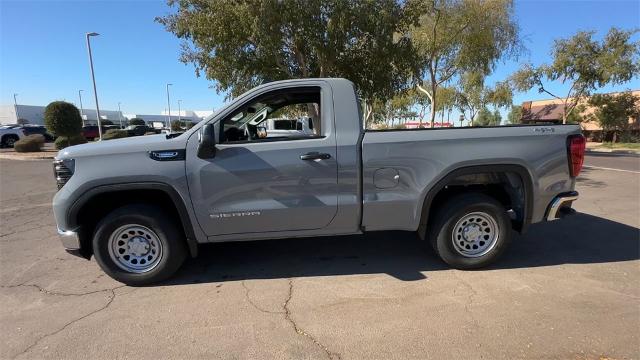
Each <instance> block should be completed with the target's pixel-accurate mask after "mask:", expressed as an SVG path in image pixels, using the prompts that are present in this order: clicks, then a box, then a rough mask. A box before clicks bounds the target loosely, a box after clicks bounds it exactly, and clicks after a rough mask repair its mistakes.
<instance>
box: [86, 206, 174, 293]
mask: <svg viewBox="0 0 640 360" xmlns="http://www.w3.org/2000/svg"><path fill="white" fill-rule="evenodd" d="M93 250H94V256H95V258H96V261H97V262H98V265H100V267H101V268H102V270H103V271H104V272H105V273H107V275H109V276H111V277H112V278H114V279H115V280H117V281H120V282H122V283H125V284H127V285H134V286H135V285H147V284H151V283H155V282H158V281H162V280H164V279H166V278H168V277H169V276H171V275H173V274H174V273H175V272H176V271H177V270H178V269H179V268H180V266H181V265H182V263H183V261H184V259H185V257H186V248H185V241H184V235H183V233H182V232H181V231H180V230H179V227H178V225H177V224H175V222H174V221H173V220H172V219H170V218H169V217H168V216H166V215H165V214H164V213H163V212H162V211H160V210H159V209H156V208H154V207H151V206H148V205H142V204H140V205H128V206H124V207H121V208H119V209H116V210H114V211H113V212H111V213H110V214H109V215H107V216H106V217H105V218H104V219H103V220H102V221H101V222H100V223H99V224H98V226H97V227H96V232H95V235H94V237H93Z"/></svg>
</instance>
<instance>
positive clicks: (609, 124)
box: [589, 91, 640, 142]
mask: <svg viewBox="0 0 640 360" xmlns="http://www.w3.org/2000/svg"><path fill="white" fill-rule="evenodd" d="M589 105H591V106H595V107H596V111H595V113H594V114H593V115H594V117H595V119H596V121H597V122H598V123H599V124H600V126H601V127H602V130H603V131H604V132H607V131H613V142H616V140H617V135H618V132H620V131H623V130H626V129H627V128H628V127H629V118H636V119H637V118H638V117H640V97H638V96H635V95H633V94H632V93H631V92H630V91H627V92H623V93H620V94H596V95H593V96H592V97H591V98H590V99H589Z"/></svg>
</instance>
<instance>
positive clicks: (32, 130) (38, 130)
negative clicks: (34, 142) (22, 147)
mask: <svg viewBox="0 0 640 360" xmlns="http://www.w3.org/2000/svg"><path fill="white" fill-rule="evenodd" d="M22 130H23V132H24V134H25V135H27V136H28V135H34V134H40V135H42V136H44V140H45V141H47V142H52V141H55V139H56V136H54V135H52V134H50V133H49V132H48V131H47V128H46V127H44V126H42V125H24V126H23V127H22Z"/></svg>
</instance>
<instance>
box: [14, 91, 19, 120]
mask: <svg viewBox="0 0 640 360" xmlns="http://www.w3.org/2000/svg"><path fill="white" fill-rule="evenodd" d="M16 97H18V94H16V93H13V110H14V111H15V112H16V124H17V123H18V120H20V115H19V114H18V101H17V100H16Z"/></svg>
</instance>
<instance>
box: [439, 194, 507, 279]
mask: <svg viewBox="0 0 640 360" xmlns="http://www.w3.org/2000/svg"><path fill="white" fill-rule="evenodd" d="M429 225H430V226H429V227H428V228H427V232H428V238H429V240H430V241H431V245H432V246H433V248H434V250H435V251H436V253H437V254H438V255H439V256H440V258H441V259H442V260H443V261H444V262H446V263H447V264H449V265H450V266H451V267H454V268H456V269H463V270H464V269H476V268H481V267H484V266H487V265H489V264H491V263H493V262H494V261H495V260H497V259H498V258H499V257H500V255H501V254H502V253H503V252H504V251H505V249H506V248H507V247H508V245H509V242H510V241H511V233H512V232H511V221H510V219H509V216H508V214H507V212H506V210H505V209H504V207H503V206H502V204H500V203H499V202H497V201H496V200H495V199H493V198H491V197H489V196H486V195H483V194H479V193H473V194H464V195H459V196H456V197H454V198H452V199H450V200H449V201H448V202H447V203H446V204H445V205H444V206H443V207H442V208H440V209H439V210H438V211H437V213H436V214H435V217H434V218H433V221H431V223H430V224H429Z"/></svg>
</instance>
